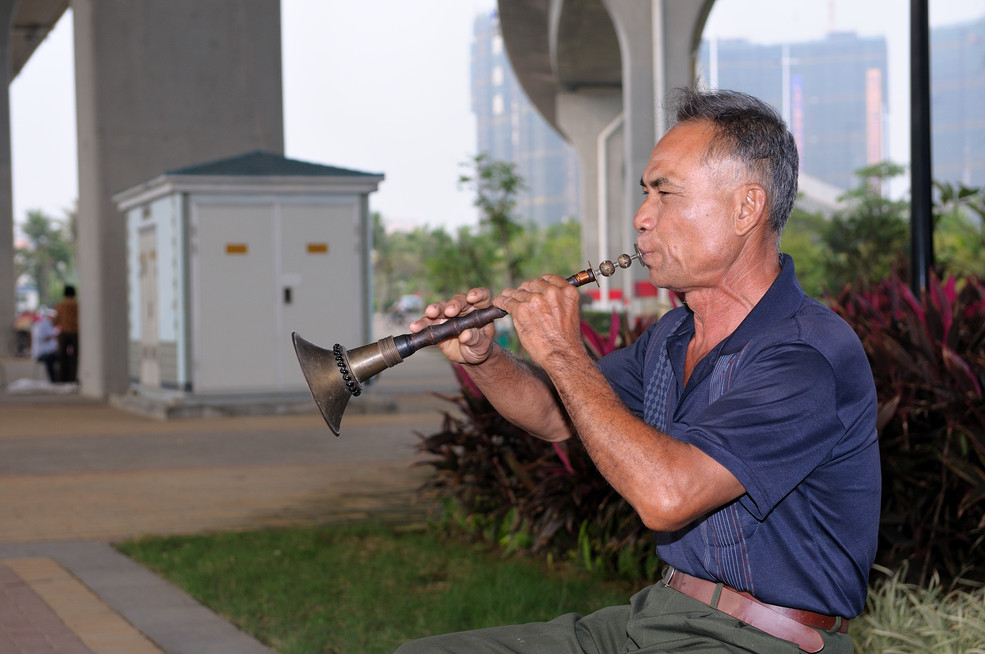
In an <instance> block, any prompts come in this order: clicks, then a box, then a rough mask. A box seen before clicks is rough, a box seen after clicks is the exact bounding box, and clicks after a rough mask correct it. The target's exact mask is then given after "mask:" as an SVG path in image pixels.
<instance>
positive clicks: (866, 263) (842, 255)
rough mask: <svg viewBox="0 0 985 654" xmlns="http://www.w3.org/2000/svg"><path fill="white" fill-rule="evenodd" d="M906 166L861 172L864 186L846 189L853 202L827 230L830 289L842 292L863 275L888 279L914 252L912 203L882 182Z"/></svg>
mask: <svg viewBox="0 0 985 654" xmlns="http://www.w3.org/2000/svg"><path fill="white" fill-rule="evenodd" d="M904 171H905V168H904V167H903V166H900V165H898V164H894V163H891V162H883V163H879V164H875V165H873V166H869V167H867V168H862V169H860V170H858V171H856V173H855V174H856V175H858V177H859V180H860V181H859V185H858V186H857V187H856V188H854V189H852V190H850V191H848V192H847V193H845V194H844V195H843V196H842V198H841V199H843V200H847V201H848V204H849V207H848V208H847V209H845V210H844V211H839V212H837V213H835V215H834V216H832V218H831V221H830V222H829V223H828V225H827V227H826V228H825V229H824V232H823V235H822V236H823V240H824V243H825V245H826V246H827V249H828V251H829V254H828V257H827V260H826V261H825V264H824V267H825V276H826V279H827V286H828V290H830V291H832V292H834V293H838V292H840V290H841V289H842V288H843V287H844V286H846V285H848V284H851V283H853V282H855V281H856V280H858V279H869V280H876V279H886V278H888V277H889V276H890V274H891V273H892V271H893V269H894V268H895V267H897V266H898V265H899V263H900V261H905V260H906V257H907V252H908V251H909V243H910V239H909V209H910V205H909V202H907V201H906V200H891V199H889V198H886V197H883V195H882V193H881V192H880V191H879V189H880V187H881V186H882V183H883V182H885V181H887V180H889V179H892V178H893V177H897V176H899V175H902V174H903V172H904Z"/></svg>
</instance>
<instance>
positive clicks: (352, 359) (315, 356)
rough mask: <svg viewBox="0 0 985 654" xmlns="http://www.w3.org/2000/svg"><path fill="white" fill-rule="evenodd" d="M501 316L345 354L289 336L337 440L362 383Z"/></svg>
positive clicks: (473, 315)
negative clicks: (430, 347)
mask: <svg viewBox="0 0 985 654" xmlns="http://www.w3.org/2000/svg"><path fill="white" fill-rule="evenodd" d="M639 258H640V253H639V250H637V251H636V254H633V255H628V254H620V255H619V257H618V258H617V259H616V262H617V263H616V264H614V263H612V262H611V261H609V260H606V261H603V262H602V263H601V264H599V267H598V268H597V269H592V265H591V262H589V264H588V268H586V269H585V270H582V271H580V272H577V273H575V274H574V275H572V276H570V277H568V278H567V280H566V281H567V282H568V283H569V284H571V285H572V286H582V285H584V284H588V283H591V282H595V283H596V284H598V280H599V277H609V276H610V275H612V274H613V273H615V271H616V265H617V264H618V266H619V267H620V268H629V267H630V266H631V265H632V264H633V259H639ZM505 315H506V312H505V311H503V310H502V309H499V308H497V307H487V308H485V309H476V310H475V311H472V312H470V313H467V314H465V315H463V316H458V317H456V318H449V319H448V320H446V321H445V322H443V323H440V324H437V325H431V326H429V327H426V328H424V329H422V330H421V331H419V332H417V333H416V334H400V335H398V336H387V337H386V338H383V339H380V340H379V341H377V342H376V343H371V344H369V345H363V346H361V347H357V348H355V349H353V350H346V349H345V348H344V347H342V346H341V345H339V344H338V343H336V344H335V347H333V348H332V349H331V350H326V349H324V348H321V347H318V346H317V345H315V344H313V343H310V342H308V341H306V340H304V339H303V338H301V336H300V335H299V334H298V333H297V332H293V333H292V334H291V338H292V339H293V341H294V352H295V353H296V354H297V357H298V363H299V364H300V365H301V372H303V373H304V379H305V381H306V382H307V384H308V390H310V391H311V397H312V399H314V401H315V404H316V405H317V406H318V410H319V411H321V414H322V417H323V418H325V422H326V423H328V426H329V428H331V430H332V431H333V432H334V433H335V435H336V436H338V435H339V433H340V430H341V425H342V413H343V412H344V411H345V407H346V404H348V402H349V398H350V397H352V396H356V395H359V394H360V393H362V384H363V383H364V382H366V381H367V380H369V379H371V378H372V377H375V376H376V375H378V374H379V373H381V372H383V371H384V370H386V369H387V368H392V367H393V366H395V365H397V364H398V363H401V362H402V361H403V360H404V359H406V358H407V357H409V356H410V355H412V354H413V353H414V352H417V351H418V350H420V349H421V348H423V347H428V346H429V345H436V344H438V343H440V342H441V341H444V340H447V339H449V338H453V337H455V336H458V335H459V334H461V333H462V332H464V331H465V330H466V329H472V328H477V327H482V326H484V325H488V324H489V323H491V322H493V321H494V320H496V319H497V318H502V317H503V316H505Z"/></svg>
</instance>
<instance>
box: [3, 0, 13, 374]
mask: <svg viewBox="0 0 985 654" xmlns="http://www.w3.org/2000/svg"><path fill="white" fill-rule="evenodd" d="M16 7H17V0H0V66H2V69H0V87H2V89H0V265H2V266H3V270H0V357H7V356H12V355H13V354H14V349H15V339H14V315H15V309H16V306H15V294H14V288H15V286H16V279H15V276H14V208H13V204H12V203H13V189H12V186H11V181H10V171H11V165H10V69H11V64H10V30H11V27H12V22H13V16H14V9H15V8H16Z"/></svg>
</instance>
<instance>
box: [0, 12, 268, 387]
mask: <svg viewBox="0 0 985 654" xmlns="http://www.w3.org/2000/svg"><path fill="white" fill-rule="evenodd" d="M71 6H72V9H73V14H74V21H75V80H76V82H75V83H76V98H77V108H76V111H77V120H78V157H79V214H78V227H79V236H78V257H79V258H78V261H79V285H78V291H79V305H80V335H79V338H80V345H79V359H80V361H79V381H80V385H81V392H82V393H83V394H84V395H88V396H94V397H107V396H109V395H113V394H118V393H123V392H125V391H126V390H127V388H128V386H129V379H128V373H127V334H128V330H127V316H128V313H127V290H126V279H127V276H126V240H125V229H124V217H123V215H122V214H121V213H120V212H119V211H118V210H117V208H116V206H115V205H114V203H113V201H112V196H113V194H114V193H117V192H119V191H122V190H124V189H127V188H130V187H132V186H135V185H136V184H138V183H141V182H144V181H147V180H149V179H152V178H154V177H157V176H158V175H160V174H162V173H164V172H166V171H168V170H173V169H176V168H181V167H185V166H189V165H193V164H197V163H203V162H206V161H211V160H216V159H221V158H225V157H230V156H234V155H238V154H243V153H245V152H249V151H252V150H265V151H268V152H273V153H277V154H282V153H283V151H284V129H283V101H282V83H281V77H282V76H281V36H280V2H279V0H251V1H250V2H247V3H244V2H242V1H241V0H209V1H208V2H202V1H201V0H140V1H134V0H72V3H71ZM0 104H2V105H3V106H4V107H6V103H0ZM0 120H2V116H0ZM0 128H2V124H0ZM0 132H4V130H3V129H0ZM4 133H5V132H4ZM2 145H3V144H2V143H0V147H2ZM2 177H3V171H2V170H0V178H2ZM8 177H9V175H8ZM0 184H2V179H0ZM2 192H3V190H2V188H0V193H2ZM0 200H2V198H0ZM2 206H5V205H4V203H3V202H2V201H0V207H2ZM0 248H2V245H0ZM7 260H9V259H7V258H4V257H3V252H2V251H0V261H7ZM233 327H234V326H232V325H231V326H230V328H233Z"/></svg>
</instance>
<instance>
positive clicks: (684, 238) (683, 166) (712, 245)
mask: <svg viewBox="0 0 985 654" xmlns="http://www.w3.org/2000/svg"><path fill="white" fill-rule="evenodd" d="M713 133H714V131H713V127H712V125H711V123H708V122H705V121H694V122H686V123H681V124H678V125H676V126H675V127H674V128H672V129H671V130H670V131H669V132H667V134H666V135H664V137H663V138H662V139H660V142H659V143H657V145H656V147H654V148H653V151H652V152H651V154H650V161H649V162H648V163H647V166H646V169H645V170H644V171H643V177H642V179H641V184H642V190H643V194H644V198H643V203H642V204H641V205H640V208H639V209H638V210H637V212H636V216H635V218H634V219H633V227H634V228H635V229H636V231H637V239H636V243H637V246H638V247H639V249H640V252H641V253H642V254H643V263H644V264H646V266H647V267H648V268H649V269H650V275H649V276H650V282H651V283H652V284H653V285H654V286H658V287H662V288H668V289H671V290H674V291H683V292H689V291H693V290H696V289H698V288H707V287H714V286H717V285H718V283H719V282H720V281H721V280H722V278H723V277H724V275H725V273H726V271H727V270H728V267H729V265H730V264H731V262H732V261H734V258H735V256H736V254H737V251H738V250H737V248H738V247H739V245H740V243H739V240H738V238H737V237H736V234H735V231H734V229H733V217H734V215H735V211H736V210H737V206H738V205H737V202H736V200H737V198H736V197H735V196H736V195H737V187H738V186H739V180H738V179H737V178H736V170H737V168H736V166H735V165H734V164H733V163H731V162H729V161H723V160H721V159H718V158H713V159H710V160H706V157H705V153H706V151H707V146H708V141H709V139H710V138H711V137H712V135H713Z"/></svg>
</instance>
